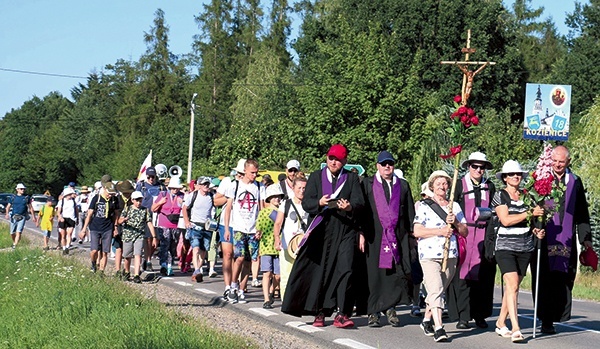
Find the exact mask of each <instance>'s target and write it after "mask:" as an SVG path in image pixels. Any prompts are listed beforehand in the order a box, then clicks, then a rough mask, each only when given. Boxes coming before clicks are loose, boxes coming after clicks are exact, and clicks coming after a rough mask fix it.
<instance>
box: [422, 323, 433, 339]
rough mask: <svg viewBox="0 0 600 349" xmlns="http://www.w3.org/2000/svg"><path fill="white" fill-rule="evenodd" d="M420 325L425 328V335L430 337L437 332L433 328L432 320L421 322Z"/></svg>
mask: <svg viewBox="0 0 600 349" xmlns="http://www.w3.org/2000/svg"><path fill="white" fill-rule="evenodd" d="M420 327H421V329H422V330H423V333H425V335H426V336H428V337H431V336H433V335H434V333H435V331H434V330H433V324H432V323H431V320H430V321H423V322H421V325H420Z"/></svg>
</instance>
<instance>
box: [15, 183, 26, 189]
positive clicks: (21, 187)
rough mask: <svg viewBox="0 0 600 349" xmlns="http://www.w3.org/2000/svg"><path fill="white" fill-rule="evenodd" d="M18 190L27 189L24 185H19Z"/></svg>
mask: <svg viewBox="0 0 600 349" xmlns="http://www.w3.org/2000/svg"><path fill="white" fill-rule="evenodd" d="M16 189H25V185H23V183H19V184H17V188H16Z"/></svg>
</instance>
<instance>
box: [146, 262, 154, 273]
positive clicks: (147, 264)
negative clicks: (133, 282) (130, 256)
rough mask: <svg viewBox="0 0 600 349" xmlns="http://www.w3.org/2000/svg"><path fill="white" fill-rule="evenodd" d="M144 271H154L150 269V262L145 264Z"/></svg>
mask: <svg viewBox="0 0 600 349" xmlns="http://www.w3.org/2000/svg"><path fill="white" fill-rule="evenodd" d="M146 270H147V271H154V268H152V262H147V263H146Z"/></svg>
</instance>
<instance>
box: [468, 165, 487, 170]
mask: <svg viewBox="0 0 600 349" xmlns="http://www.w3.org/2000/svg"><path fill="white" fill-rule="evenodd" d="M471 168H472V169H474V170H485V165H475V164H471Z"/></svg>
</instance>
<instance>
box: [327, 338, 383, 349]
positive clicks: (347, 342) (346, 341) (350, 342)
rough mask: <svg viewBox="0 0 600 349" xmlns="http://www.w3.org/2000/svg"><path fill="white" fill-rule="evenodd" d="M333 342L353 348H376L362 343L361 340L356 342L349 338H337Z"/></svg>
mask: <svg viewBox="0 0 600 349" xmlns="http://www.w3.org/2000/svg"><path fill="white" fill-rule="evenodd" d="M333 343H336V344H341V345H345V346H347V347H350V348H354V349H377V348H375V347H372V346H370V345H366V344H363V343H361V342H357V341H355V340H353V339H350V338H338V339H336V340H334V341H333Z"/></svg>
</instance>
